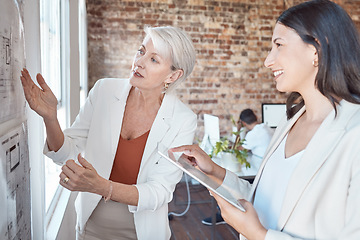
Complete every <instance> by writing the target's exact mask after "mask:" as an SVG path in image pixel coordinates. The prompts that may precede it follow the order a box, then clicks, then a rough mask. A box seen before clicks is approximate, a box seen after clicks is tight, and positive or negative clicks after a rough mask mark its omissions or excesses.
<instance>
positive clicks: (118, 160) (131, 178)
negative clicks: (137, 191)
mask: <svg viewBox="0 0 360 240" xmlns="http://www.w3.org/2000/svg"><path fill="white" fill-rule="evenodd" d="M149 133H150V130H149V131H147V132H146V133H144V134H143V135H141V136H140V137H137V138H134V139H131V140H127V139H124V138H122V137H121V135H120V139H119V144H118V147H117V150H116V154H115V159H114V164H113V167H112V170H111V174H110V180H111V181H114V182H119V183H125V184H135V183H136V180H137V176H138V173H139V169H140V163H141V158H142V155H143V153H144V149H145V144H146V140H147V138H148V136H149Z"/></svg>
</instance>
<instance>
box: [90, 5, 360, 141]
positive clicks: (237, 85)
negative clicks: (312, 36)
mask: <svg viewBox="0 0 360 240" xmlns="http://www.w3.org/2000/svg"><path fill="white" fill-rule="evenodd" d="M300 2H303V1H298V0H263V1H261V0H221V1H211V0H157V1H156V0H143V1H140V0H126V1H124V0H121V1H120V0H87V12H88V54H89V59H88V63H89V86H90V87H92V86H93V84H94V83H95V81H96V80H97V79H99V78H102V77H123V78H126V77H128V76H129V73H130V67H131V64H132V59H133V56H134V54H135V53H136V51H137V48H138V46H139V45H140V44H141V42H142V40H143V37H144V31H143V29H144V26H145V25H151V26H163V25H172V26H177V27H180V28H182V29H185V30H186V32H187V33H188V34H189V35H190V36H191V38H192V40H193V42H194V45H195V48H196V50H197V62H196V66H195V69H194V71H193V73H192V74H191V75H190V77H189V78H188V79H187V80H186V81H185V82H184V83H183V84H182V86H180V87H179V88H178V95H179V96H180V98H181V99H182V101H183V102H185V103H186V104H187V105H188V106H189V107H190V108H191V109H192V110H193V111H194V112H195V113H197V114H198V120H199V121H198V126H199V127H198V132H197V138H198V139H201V138H202V135H203V114H204V113H209V114H213V115H216V116H219V118H220V130H221V134H222V135H226V134H229V133H230V131H231V122H230V120H229V119H230V115H232V116H234V118H235V119H237V118H238V115H239V113H240V111H241V110H242V109H244V108H247V107H250V108H252V109H254V110H255V112H256V114H257V116H258V118H259V119H260V120H261V117H262V116H261V103H265V102H266V103H279V102H280V103H283V102H285V99H286V94H283V93H279V92H278V91H277V90H276V88H275V84H274V82H273V80H272V79H273V77H272V74H271V72H270V70H268V69H266V68H265V67H264V66H263V61H264V60H265V58H266V56H267V52H268V51H269V50H270V48H271V36H272V29H273V26H274V24H275V20H276V18H277V17H278V16H279V15H280V13H281V12H282V11H283V10H285V9H286V8H288V7H289V6H292V5H293V4H297V3H300ZM336 2H337V3H339V4H340V5H342V6H343V7H344V8H345V9H346V10H347V11H348V12H349V14H350V15H351V16H352V18H353V19H354V21H355V22H356V24H357V26H358V27H359V28H360V19H359V18H360V1H356V0H355V1H345V0H343V1H336Z"/></svg>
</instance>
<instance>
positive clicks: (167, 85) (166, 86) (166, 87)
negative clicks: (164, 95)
mask: <svg viewBox="0 0 360 240" xmlns="http://www.w3.org/2000/svg"><path fill="white" fill-rule="evenodd" d="M168 88H169V83H167V82H166V83H165V84H164V91H166V90H167V89H168Z"/></svg>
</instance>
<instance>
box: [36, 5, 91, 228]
mask: <svg viewBox="0 0 360 240" xmlns="http://www.w3.org/2000/svg"><path fill="white" fill-rule="evenodd" d="M69 3H70V5H71V4H74V3H73V2H69V0H51V1H48V0H40V31H41V68H42V75H43V77H44V79H45V81H46V82H47V84H48V85H49V86H50V88H51V89H52V91H53V92H54V94H55V96H56V97H57V99H58V113H57V114H58V120H59V123H60V126H61V128H62V129H65V128H67V127H69V126H70V124H71V121H70V112H78V110H79V109H78V105H77V104H75V106H73V105H70V100H69V99H70V94H72V96H73V99H74V98H77V99H79V98H80V99H79V102H81V103H83V102H84V99H85V97H86V95H87V91H86V90H87V54H86V52H87V50H86V37H87V36H86V26H85V19H86V9H85V1H84V0H79V1H75V3H76V4H78V12H75V15H76V16H73V17H74V18H77V19H78V22H79V33H78V35H76V34H74V35H76V36H71V35H70V25H69V22H70V17H71V16H70V11H69ZM72 7H73V6H72ZM72 38H75V40H72ZM70 41H74V42H75V43H76V46H77V47H79V58H78V59H79V61H78V63H77V64H76V65H75V68H77V69H78V71H79V72H80V74H79V77H73V79H71V81H72V82H74V81H78V82H79V83H78V84H79V86H80V92H79V91H78V93H76V89H72V91H70V71H71V67H70V57H71V55H70V47H69V46H70ZM72 46H74V45H72ZM73 51H75V50H74V49H73ZM72 64H74V62H72ZM77 89H79V88H77ZM74 93H75V94H74ZM76 108H77V109H76ZM44 134H46V133H44ZM60 172H61V166H59V165H57V164H55V163H53V162H52V160H51V159H48V158H46V157H45V205H46V209H45V211H46V214H47V217H46V218H47V219H48V221H50V219H51V216H52V214H53V210H54V209H55V208H56V206H58V201H59V199H60V198H61V190H62V189H63V188H62V187H60V185H59V174H60Z"/></svg>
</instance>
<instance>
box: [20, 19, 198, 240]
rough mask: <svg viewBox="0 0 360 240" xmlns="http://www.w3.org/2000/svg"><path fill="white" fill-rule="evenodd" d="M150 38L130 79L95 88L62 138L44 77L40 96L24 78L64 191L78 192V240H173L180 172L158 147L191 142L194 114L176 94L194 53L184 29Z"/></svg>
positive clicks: (159, 31)
mask: <svg viewBox="0 0 360 240" xmlns="http://www.w3.org/2000/svg"><path fill="white" fill-rule="evenodd" d="M145 31H146V37H145V39H144V41H143V42H142V44H141V45H140V47H139V49H138V51H137V53H136V55H135V58H134V61H133V65H132V69H131V74H130V77H129V78H128V79H116V78H113V79H101V80H99V81H97V82H96V84H95V86H94V87H93V89H92V90H91V91H90V93H89V97H88V99H87V101H86V103H85V105H84V106H83V107H82V109H81V110H80V112H79V115H78V116H77V118H76V120H75V122H74V124H73V125H72V126H71V127H70V128H69V129H66V130H64V132H62V130H61V128H60V126H59V123H58V120H57V117H56V105H57V100H56V98H55V96H54V95H53V93H52V92H51V90H50V89H49V87H48V86H47V85H46V83H45V81H44V79H43V78H42V76H41V75H40V74H38V76H37V81H38V83H39V84H40V87H41V89H40V88H38V87H37V86H36V85H35V84H34V83H33V81H32V80H31V77H30V75H29V73H28V72H27V70H25V69H24V70H23V71H22V76H21V81H22V84H23V88H24V93H25V97H26V99H27V101H28V103H29V105H30V107H31V108H32V109H33V110H34V111H35V112H37V113H38V114H39V115H40V116H41V117H43V119H44V123H45V126H46V133H47V139H46V144H45V149H44V152H45V154H46V155H47V156H49V157H50V158H52V159H53V160H54V162H56V163H59V164H64V165H63V167H62V173H61V174H60V184H61V185H62V186H63V187H65V188H67V189H69V190H71V191H79V192H80V193H79V195H78V197H77V199H76V202H75V208H76V212H77V226H76V231H77V239H85V240H93V239H102V240H104V239H144V240H148V239H154V240H158V239H164V240H165V239H169V238H170V234H171V233H170V228H169V222H168V217H167V214H168V203H169V202H170V201H171V200H172V194H173V191H174V189H175V185H176V184H177V183H178V182H179V181H180V179H181V176H182V172H181V171H179V170H178V169H177V168H176V167H174V166H172V165H171V163H170V164H169V163H168V162H167V161H165V160H161V159H160V156H159V155H158V154H156V148H157V144H158V143H162V144H163V145H165V146H166V147H175V146H179V145H183V144H191V143H192V141H193V137H194V133H195V129H196V122H197V120H196V115H195V114H194V113H193V112H192V111H191V110H190V109H189V108H188V107H186V106H185V105H184V104H183V103H182V102H181V101H180V100H179V99H178V98H177V97H176V96H175V95H174V94H173V93H172V90H173V89H174V88H175V87H176V86H177V85H178V84H179V83H180V82H182V81H183V80H185V79H186V78H187V77H188V76H189V74H190V73H191V72H192V70H193V67H194V64H195V50H194V47H193V45H192V41H191V40H190V38H189V37H188V35H187V34H186V33H185V32H184V31H182V30H180V29H178V28H175V27H169V26H168V27H155V28H152V27H148V28H145ZM81 154H83V156H81ZM76 158H77V159H78V163H76V162H75V161H74V159H76ZM69 159H70V160H69Z"/></svg>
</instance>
